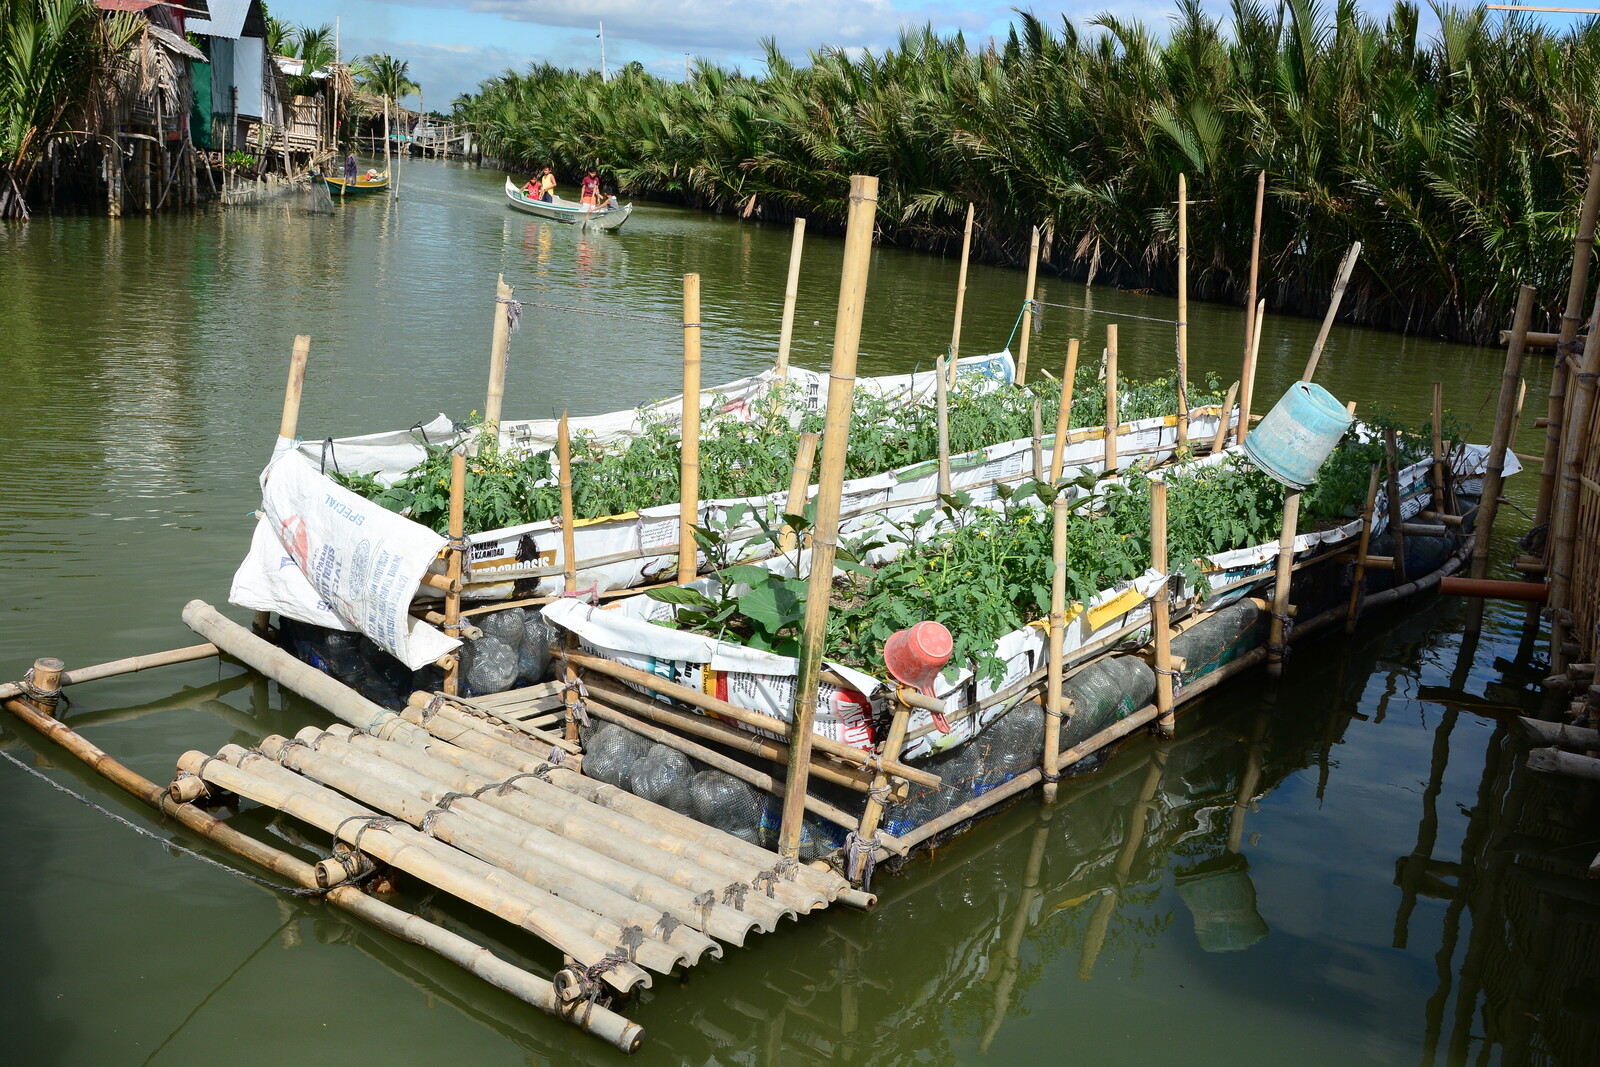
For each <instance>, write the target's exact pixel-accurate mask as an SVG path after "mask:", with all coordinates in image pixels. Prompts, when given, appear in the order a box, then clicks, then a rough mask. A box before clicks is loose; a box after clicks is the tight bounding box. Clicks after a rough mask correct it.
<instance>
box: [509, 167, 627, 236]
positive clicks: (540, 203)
mask: <svg viewBox="0 0 1600 1067" xmlns="http://www.w3.org/2000/svg"><path fill="white" fill-rule="evenodd" d="M506 199H507V200H510V201H511V206H512V207H514V208H516V209H517V210H518V211H523V212H526V213H527V214H529V215H537V216H538V217H539V218H541V219H552V220H554V221H556V222H576V223H581V224H582V225H584V226H593V227H595V228H596V229H601V230H615V229H619V228H620V227H621V226H622V224H623V223H624V222H627V221H628V216H629V215H632V214H633V205H632V204H620V205H616V206H612V205H611V204H608V205H607V206H604V207H590V206H589V205H587V204H574V203H573V202H572V201H570V200H563V199H561V198H560V197H559V196H556V195H555V194H553V193H552V194H551V198H550V199H549V200H535V199H534V198H533V197H531V196H529V195H528V194H527V193H524V192H523V191H522V190H521V189H519V188H518V187H517V185H516V183H515V182H513V181H512V180H511V179H510V178H507V179H506ZM612 204H615V198H613V201H612Z"/></svg>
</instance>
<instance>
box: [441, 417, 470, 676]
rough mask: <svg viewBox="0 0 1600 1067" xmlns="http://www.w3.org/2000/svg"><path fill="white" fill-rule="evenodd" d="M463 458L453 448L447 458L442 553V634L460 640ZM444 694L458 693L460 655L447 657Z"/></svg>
mask: <svg viewBox="0 0 1600 1067" xmlns="http://www.w3.org/2000/svg"><path fill="white" fill-rule="evenodd" d="M466 501H467V457H466V456H464V455H462V454H461V450H460V449H459V448H457V449H456V450H454V451H453V452H452V453H451V454H450V519H449V522H450V526H449V529H450V547H449V548H448V549H447V550H446V557H445V579H446V580H447V581H448V582H449V583H450V584H449V588H448V589H446V590H445V594H444V632H445V633H446V634H448V635H449V636H451V637H456V638H459V637H460V636H461V574H462V570H463V565H464V564H465V562H466V543H467V542H466V518H465V516H466ZM444 691H445V692H446V693H450V694H451V695H454V694H456V693H459V692H461V652H460V650H459V649H458V650H457V651H456V652H455V654H454V655H453V656H452V657H451V660H450V666H449V668H448V669H447V670H446V671H445V674H444Z"/></svg>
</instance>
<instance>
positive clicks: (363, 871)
mask: <svg viewBox="0 0 1600 1067" xmlns="http://www.w3.org/2000/svg"><path fill="white" fill-rule="evenodd" d="M262 758H263V759H265V758H266V757H265V756H263V757H262ZM352 822H359V823H361V824H362V825H361V829H359V830H357V831H356V832H355V838H354V839H353V840H352V841H350V842H348V844H347V843H346V842H345V841H343V840H342V839H341V838H340V836H339V835H340V834H341V833H342V832H343V831H344V828H345V826H346V825H347V824H349V823H352ZM399 825H400V821H399V820H398V819H391V818H390V817H389V816H387V815H352V816H350V817H349V818H346V819H341V820H340V821H339V824H338V825H337V826H335V827H334V828H333V847H332V848H331V849H330V850H329V852H330V855H329V857H328V858H329V859H334V860H337V861H338V862H339V866H340V867H342V868H344V872H345V879H344V881H342V882H339V883H337V885H331V886H329V887H328V888H329V889H336V888H338V886H339V885H354V884H358V883H360V882H364V881H366V880H367V879H368V878H371V877H372V876H373V875H374V874H376V873H377V872H378V866H377V864H376V863H375V862H374V861H373V860H372V859H371V858H370V857H368V856H367V855H366V854H365V853H363V852H362V851H361V838H362V837H363V836H364V835H365V834H366V832H367V831H368V830H380V831H383V832H385V833H387V832H388V831H389V829H390V828H391V827H395V826H399Z"/></svg>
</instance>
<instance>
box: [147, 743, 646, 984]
mask: <svg viewBox="0 0 1600 1067" xmlns="http://www.w3.org/2000/svg"><path fill="white" fill-rule="evenodd" d="M241 762H251V763H252V764H253V765H252V766H251V767H250V768H249V769H245V768H242V767H240V766H238V764H239V763H241ZM178 769H179V770H180V771H181V772H184V773H188V774H193V775H195V776H196V777H198V778H201V779H203V780H205V781H206V782H209V783H211V784H213V785H217V786H221V787H222V788H223V789H226V790H227V791H228V792H230V793H237V794H238V795H239V796H242V797H246V798H248V799H250V800H253V801H255V802H256V803H258V804H265V805H267V806H268V807H272V808H276V809H278V810H279V811H282V812H284V813H286V814H288V815H290V816H292V817H294V818H296V819H299V820H300V821H301V822H306V823H310V824H311V825H312V826H315V827H317V828H319V829H321V830H324V831H326V832H328V833H330V834H333V835H334V836H335V837H336V838H337V839H338V840H341V841H344V842H345V843H346V844H349V845H351V846H352V847H354V848H356V849H358V850H359V851H361V852H364V853H366V854H367V855H370V856H372V857H373V858H375V859H377V860H380V861H381V862H383V863H387V864H389V865H390V866H392V867H395V868H396V869H398V870H402V871H405V872H406V873H408V874H410V875H412V876H413V877H416V878H420V879H421V880H423V881H424V882H427V883H429V884H430V885H434V886H437V887H438V888H440V889H442V890H444V891H445V892H447V893H449V894H450V895H451V896H455V897H459V898H460V899H461V900H463V901H466V902H467V903H469V904H472V905H474V906H475V907H478V908H481V909H483V910H484V911H487V912H489V913H490V914H491V915H495V916H498V917H499V918H502V919H505V920H506V921H507V922H510V923H512V924H514V925H516V926H520V927H522V928H523V929H524V930H527V931H528V932H529V933H532V934H533V935H535V936H536V937H539V938H540V939H542V940H544V941H547V942H549V943H550V944H552V945H555V946H556V947H557V948H559V949H561V950H562V951H563V952H566V953H567V954H568V955H570V956H572V957H573V958H574V959H576V960H577V961H578V962H580V963H582V964H583V965H584V966H586V967H592V966H594V965H596V964H598V963H599V962H600V961H601V960H602V959H604V958H605V957H606V956H607V955H609V954H610V951H611V948H610V946H608V945H606V944H605V943H604V942H603V941H602V940H601V939H600V938H598V937H596V936H595V934H594V933H593V932H592V931H591V930H588V929H585V928H584V927H583V925H582V923H583V922H584V920H583V918H582V916H581V915H580V914H575V913H577V912H579V911H580V910H581V909H576V908H573V907H572V905H570V904H567V903H566V902H565V901H559V900H557V898H555V897H553V896H551V895H550V894H548V893H545V892H543V891H542V890H539V889H537V888H535V887H533V886H531V885H527V883H524V882H521V880H520V879H513V878H511V877H510V876H509V875H505V874H504V872H498V871H495V870H494V869H493V868H492V867H490V865H488V864H486V863H483V862H482V861H481V860H477V859H474V858H473V857H471V856H468V855H466V854H465V853H462V852H460V851H459V850H456V849H452V848H449V847H448V846H445V845H442V844H440V843H439V842H437V841H433V840H432V839H430V838H428V837H425V836H423V835H422V834H420V833H418V832H417V831H415V830H412V829H411V828H410V827H403V828H402V827H400V826H399V825H396V824H392V821H391V825H387V826H381V827H380V826H373V827H372V828H371V829H370V830H369V829H367V826H369V825H370V823H369V820H372V819H375V818H378V816H376V815H375V813H374V812H372V811H371V810H370V809H368V808H364V807H362V806H361V805H359V804H356V803H354V802H352V801H349V800H346V799H345V798H343V797H341V796H339V795H338V794H337V793H334V792H333V791H332V790H330V789H327V788H325V787H323V786H320V785H317V784H315V783H313V782H311V781H309V780H307V779H304V778H301V777H299V776H298V775H295V774H293V773H292V772H290V771H286V770H284V769H283V768H281V767H279V766H278V765H277V764H276V763H273V762H272V761H271V760H269V759H267V758H266V757H264V756H259V757H255V758H254V760H252V759H251V756H250V754H249V753H247V752H246V751H245V750H244V749H242V748H240V747H239V746H237V745H227V746H224V748H223V749H222V751H221V752H220V753H218V755H217V756H216V757H208V756H206V754H205V753H203V752H193V751H190V752H186V753H184V754H183V756H182V757H181V758H180V759H179V760H178ZM275 772H276V773H275ZM318 872H319V877H318V881H319V882H323V877H324V876H325V875H326V873H327V872H326V869H325V868H324V867H323V866H322V865H321V864H319V865H318ZM496 875H498V876H499V877H496ZM512 883H520V884H519V885H513V884H512ZM324 884H333V883H324ZM601 980H602V981H604V982H605V983H606V984H607V985H609V986H611V987H612V988H613V989H615V990H617V991H618V992H620V993H627V992H628V991H629V990H631V989H632V988H633V987H634V986H637V985H644V986H647V987H648V986H649V985H650V976H649V974H648V973H646V972H645V971H644V970H643V969H641V968H640V967H638V966H637V965H635V964H633V963H627V962H624V963H619V964H617V965H615V966H614V967H612V968H609V969H607V970H606V971H604V972H603V973H602V974H601Z"/></svg>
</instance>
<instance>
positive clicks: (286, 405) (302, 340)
mask: <svg viewBox="0 0 1600 1067" xmlns="http://www.w3.org/2000/svg"><path fill="white" fill-rule="evenodd" d="M310 358H311V337H310V335H309V334H299V335H297V336H296V337H295V339H294V353H293V354H292V355H291V356H290V357H289V382H288V384H287V385H285V386H284V387H283V416H282V417H281V418H280V419H279V420H278V448H279V449H282V450H288V449H290V448H293V447H294V440H295V434H296V433H297V431H298V429H299V426H300V397H301V394H302V393H303V392H304V390H305V383H306V361H307V360H308V359H310Z"/></svg>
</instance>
